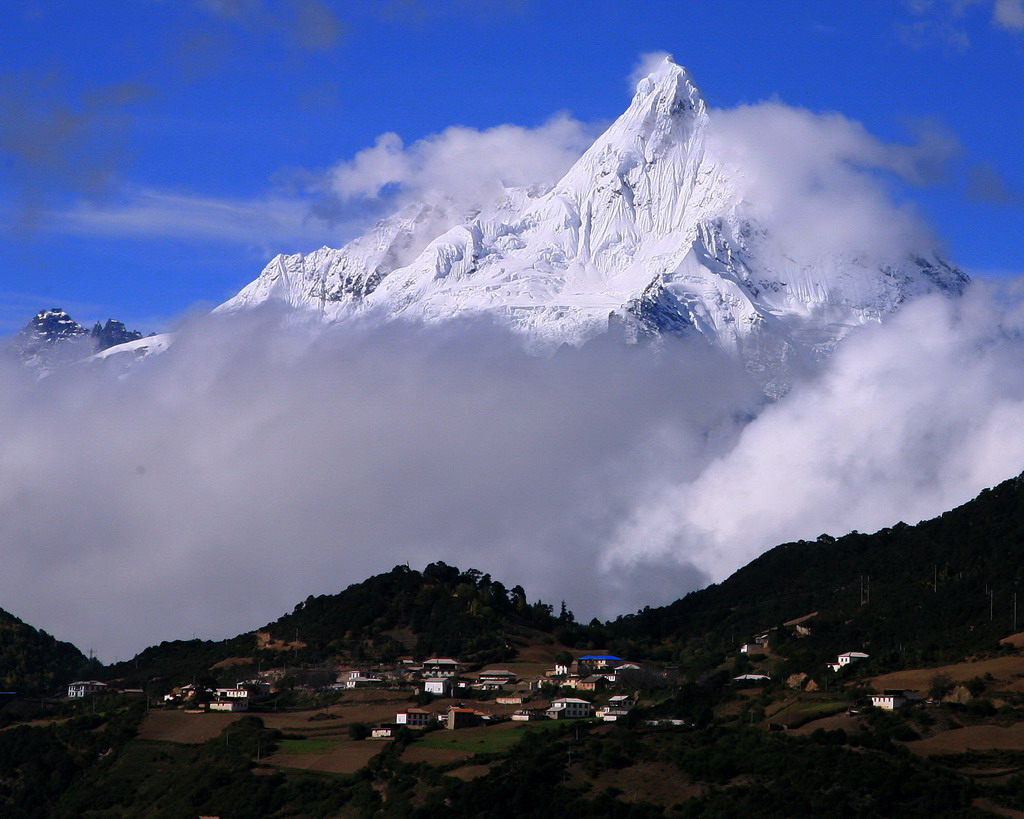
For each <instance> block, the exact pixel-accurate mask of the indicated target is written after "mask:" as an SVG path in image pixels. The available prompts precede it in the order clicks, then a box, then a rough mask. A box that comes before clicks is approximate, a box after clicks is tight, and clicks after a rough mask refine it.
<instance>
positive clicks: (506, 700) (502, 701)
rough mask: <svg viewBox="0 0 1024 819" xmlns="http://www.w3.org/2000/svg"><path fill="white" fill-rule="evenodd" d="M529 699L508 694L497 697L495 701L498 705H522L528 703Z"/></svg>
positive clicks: (519, 695) (520, 695)
mask: <svg viewBox="0 0 1024 819" xmlns="http://www.w3.org/2000/svg"><path fill="white" fill-rule="evenodd" d="M528 699H529V697H526V696H523V695H522V694H506V695H505V696H502V697H495V699H494V701H495V702H496V703H498V705H522V704H523V703H524V702H526V701H527V700H528Z"/></svg>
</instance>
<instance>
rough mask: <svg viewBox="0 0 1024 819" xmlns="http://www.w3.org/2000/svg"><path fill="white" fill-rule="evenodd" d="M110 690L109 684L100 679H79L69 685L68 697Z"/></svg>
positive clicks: (85, 695) (84, 695)
mask: <svg viewBox="0 0 1024 819" xmlns="http://www.w3.org/2000/svg"><path fill="white" fill-rule="evenodd" d="M108 690H110V688H109V686H108V685H107V684H106V683H103V682H100V681H99V680H78V681H76V682H73V683H70V684H69V685H68V697H71V698H76V697H87V696H88V695H89V694H98V693H99V692H101V691H108Z"/></svg>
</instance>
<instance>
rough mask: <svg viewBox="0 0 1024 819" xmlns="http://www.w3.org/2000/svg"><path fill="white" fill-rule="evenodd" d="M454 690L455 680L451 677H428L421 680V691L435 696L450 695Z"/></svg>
mask: <svg viewBox="0 0 1024 819" xmlns="http://www.w3.org/2000/svg"><path fill="white" fill-rule="evenodd" d="M454 691H455V680H453V679H452V678H451V677H428V678H427V679H425V680H424V681H423V693H424V694H433V695H434V696H435V697H450V696H451V695H452V694H453V693H454Z"/></svg>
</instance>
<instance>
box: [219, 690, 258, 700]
mask: <svg viewBox="0 0 1024 819" xmlns="http://www.w3.org/2000/svg"><path fill="white" fill-rule="evenodd" d="M213 694H214V696H215V697H216V698H217V699H219V700H247V699H249V692H248V691H247V690H246V689H244V688H217V689H214V692H213Z"/></svg>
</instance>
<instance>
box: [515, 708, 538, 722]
mask: <svg viewBox="0 0 1024 819" xmlns="http://www.w3.org/2000/svg"><path fill="white" fill-rule="evenodd" d="M510 719H511V720H512V721H513V722H535V721H537V720H541V719H544V715H543V714H542V713H541V712H540V709H537V708H520V709H519V710H518V711H514V712H513V713H512V716H511V717H510Z"/></svg>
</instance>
